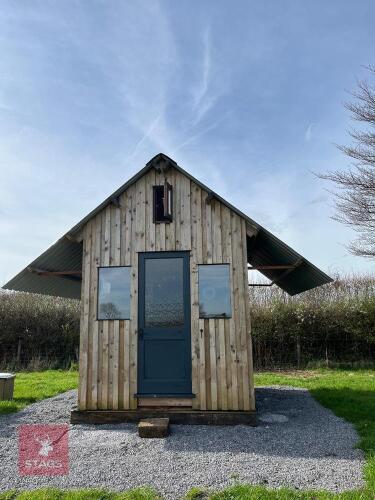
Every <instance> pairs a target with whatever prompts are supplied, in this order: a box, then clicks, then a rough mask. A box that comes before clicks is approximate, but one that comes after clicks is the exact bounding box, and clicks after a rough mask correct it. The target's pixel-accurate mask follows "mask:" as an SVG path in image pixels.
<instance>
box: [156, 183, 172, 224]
mask: <svg viewBox="0 0 375 500" xmlns="http://www.w3.org/2000/svg"><path fill="white" fill-rule="evenodd" d="M172 207H173V198H172V186H171V185H170V184H168V182H165V184H164V186H154V222H172Z"/></svg>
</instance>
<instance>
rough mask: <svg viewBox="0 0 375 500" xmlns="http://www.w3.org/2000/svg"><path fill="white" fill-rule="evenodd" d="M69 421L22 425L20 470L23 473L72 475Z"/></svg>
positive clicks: (20, 428)
mask: <svg viewBox="0 0 375 500" xmlns="http://www.w3.org/2000/svg"><path fill="white" fill-rule="evenodd" d="M68 432H69V426H68V425H67V424H56V425H54V424H52V425H49V424H39V425H32V424H31V425H27V424H26V425H20V426H19V428H18V436H19V441H18V446H19V447H18V453H19V455H18V471H19V474H20V475H21V476H63V475H67V474H69V463H68V462H69V454H68V444H69V442H68Z"/></svg>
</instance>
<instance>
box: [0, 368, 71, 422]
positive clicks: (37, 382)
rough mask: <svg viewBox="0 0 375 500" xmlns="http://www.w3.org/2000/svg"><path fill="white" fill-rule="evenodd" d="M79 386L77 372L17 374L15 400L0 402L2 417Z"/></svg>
mask: <svg viewBox="0 0 375 500" xmlns="http://www.w3.org/2000/svg"><path fill="white" fill-rule="evenodd" d="M77 385H78V372H77V371H64V370H45V371H42V372H21V373H17V376H16V379H15V384H14V399H13V400H12V401H0V415H4V414H5V413H13V412H15V411H19V410H22V408H25V406H27V405H29V404H31V403H35V402H36V401H39V400H41V399H46V398H51V397H52V396H56V395H57V394H60V393H62V392H65V391H69V390H70V389H75V388H76V387H77Z"/></svg>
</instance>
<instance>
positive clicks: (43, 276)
mask: <svg viewBox="0 0 375 500" xmlns="http://www.w3.org/2000/svg"><path fill="white" fill-rule="evenodd" d="M162 162H163V163H164V164H167V165H168V166H171V167H173V168H175V169H176V170H178V171H179V172H181V173H182V174H183V175H185V176H186V177H188V178H189V179H190V180H192V181H193V182H195V183H196V184H197V185H198V186H200V187H201V188H202V189H204V190H205V191H208V192H209V193H210V195H211V196H212V197H214V198H215V199H217V200H219V201H220V202H221V203H223V204H224V205H226V206H227V207H228V208H230V209H231V210H233V211H234V212H235V213H237V214H238V215H239V216H241V217H243V218H244V219H245V220H246V222H247V223H248V226H249V228H251V230H250V231H249V234H248V262H249V264H251V265H252V266H253V267H260V266H262V267H263V269H261V270H260V272H261V273H262V274H263V275H264V276H266V277H267V278H269V279H271V280H272V281H274V282H275V283H276V284H277V285H278V286H279V287H280V288H282V289H283V290H285V291H286V292H287V293H289V294H290V295H295V294H297V293H301V292H303V291H306V290H309V289H311V288H314V287H316V286H320V285H323V284H325V283H329V282H330V281H332V279H331V278H330V277H329V276H328V275H327V274H325V273H324V272H323V271H321V270H320V269H318V268H317V267H316V266H314V265H313V264H311V262H309V261H308V260H307V259H305V258H304V257H302V256H301V255H300V254H299V253H297V252H296V251H295V250H293V249H292V248H291V247H289V246H288V245H287V244H286V243H284V242H282V241H281V240H280V239H279V238H277V237H276V236H274V235H273V234H272V233H270V232H269V231H267V230H266V229H265V228H264V227H262V226H261V225H260V224H258V223H257V222H255V221H254V220H253V219H251V218H250V217H248V216H247V215H246V214H244V213H242V212H241V211H240V210H238V209H237V208H236V207H234V206H233V205H231V204H230V203H228V202H227V201H226V200H224V199H223V198H222V197H221V196H219V195H218V194H217V193H215V192H213V191H212V190H211V189H210V188H209V187H207V186H205V185H204V184H203V183H202V182H200V181H199V180H197V179H195V178H194V177H193V176H192V175H190V174H189V173H188V172H186V171H185V170H184V169H183V168H181V167H180V166H179V165H178V164H177V163H176V162H175V161H173V160H172V159H171V158H169V157H168V156H166V155H164V154H163V153H159V154H158V155H156V156H155V157H154V158H152V159H151V160H150V161H149V162H148V163H147V164H146V165H145V167H144V168H142V169H141V170H140V171H139V172H138V173H137V174H135V175H134V176H133V177H132V178H131V179H129V180H128V181H127V182H126V183H125V184H123V185H122V186H121V187H120V188H119V189H118V190H117V191H115V192H114V193H113V194H112V195H111V196H109V197H108V198H106V199H105V200H104V201H103V202H102V203H101V204H100V205H99V206H97V207H96V208H95V209H94V210H92V211H91V212H90V213H89V214H88V215H86V217H84V218H83V219H82V220H81V221H80V222H78V224H76V225H75V226H74V227H73V228H72V229H71V230H70V231H68V232H67V233H66V234H65V235H64V236H63V237H62V238H61V239H59V240H58V241H57V242H56V243H55V244H54V245H52V246H51V247H50V248H48V249H47V250H46V251H45V252H44V253H43V254H42V255H40V256H39V257H37V258H36V259H35V260H34V261H33V262H31V264H30V265H29V266H27V267H26V268H25V269H24V270H22V271H21V272H20V273H18V274H17V275H16V276H15V277H14V278H12V279H11V280H10V281H8V283H6V284H5V285H4V286H3V288H5V289H10V290H18V291H25V292H31V293H40V294H45V295H55V296H61V297H68V298H74V299H78V298H80V290H81V282H80V279H79V278H78V277H77V276H76V275H74V271H79V270H81V267H82V243H79V242H77V241H76V237H77V235H78V234H79V232H80V231H81V229H82V228H83V226H84V225H85V224H86V222H88V221H89V220H90V219H91V218H92V217H94V216H95V215H96V214H97V213H99V212H100V211H101V210H103V208H105V207H106V206H107V205H108V204H110V203H112V202H113V201H114V200H116V199H117V198H118V197H119V196H120V195H121V194H122V193H123V192H124V191H126V189H127V188H128V187H129V186H131V185H132V184H134V183H135V182H136V181H137V180H138V179H140V178H141V177H142V176H143V175H144V174H146V173H147V172H148V171H149V170H150V169H151V168H155V167H156V168H157V166H158V165H159V164H160V163H162ZM274 264H278V265H279V266H282V267H283V268H279V269H264V267H265V266H266V267H267V266H272V265H274ZM287 266H289V267H287ZM68 269H69V270H70V271H72V272H73V273H72V274H71V275H63V276H56V275H53V276H52V275H48V274H47V273H43V271H45V270H47V271H55V272H56V271H66V270H68Z"/></svg>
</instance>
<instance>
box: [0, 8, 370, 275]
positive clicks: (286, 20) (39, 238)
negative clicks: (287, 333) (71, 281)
mask: <svg viewBox="0 0 375 500" xmlns="http://www.w3.org/2000/svg"><path fill="white" fill-rule="evenodd" d="M374 18H375V3H374V2H373V1H372V0H369V1H366V0H361V1H360V2H355V1H354V0H353V1H342V0H336V1H335V0H330V1H329V2H327V1H317V0H314V1H313V0H310V1H307V0H306V1H303V2H301V1H298V0H293V1H292V0H289V1H283V2H280V1H278V0H268V1H267V2H261V1H257V2H255V1H249V0H247V1H239V0H238V1H236V2H228V1H218V0H211V1H208V0H206V1H204V2H201V1H197V0H190V1H181V2H176V1H173V0H171V1H169V0H166V1H156V0H143V1H126V2H125V1H114V0H109V1H94V0H90V1H88V0H87V1H78V0H77V1H70V0H64V1H63V2H57V1H48V0H43V1H41V2H38V1H36V0H33V2H30V1H29V0H17V2H14V1H12V0H3V1H2V2H1V6H0V241H1V245H0V282H1V283H4V282H5V281H6V280H7V279H9V278H10V277H12V276H13V275H14V274H15V273H16V272H18V271H19V270H21V269H22V268H23V267H24V266H25V265H27V264H28V263H29V262H30V261H31V260H32V259H34V258H35V257H36V256H38V255H39V254H40V253H41V252H42V251H44V250H45V249H46V248H47V247H48V246H50V245H51V244H52V243H53V242H54V241H55V240H56V239H58V238H59V237H60V236H62V234H64V233H65V232H66V231H67V230H68V229H70V227H72V226H73V225H74V224H75V223H76V222H77V221H78V220H80V219H81V218H82V217H83V216H84V215H85V214H86V213H88V212H89V211H90V210H91V209H92V208H94V207H95V206H96V205H98V204H99V203H100V202H101V201H102V200H103V199H104V198H105V197H107V196H108V195H109V194H110V193H111V192H112V191H114V190H115V189H116V188H117V187H119V186H120V185H121V184H123V183H124V182H125V181H126V180H127V179H128V178H129V177H130V176H131V175H133V174H134V173H135V172H136V171H138V170H139V169H140V168H141V167H143V166H144V164H145V163H146V162H147V161H148V160H149V159H150V158H151V157H152V156H154V155H155V154H156V153H158V152H164V153H166V154H168V155H169V156H171V157H172V158H174V159H175V160H176V161H177V162H178V163H179V164H180V165H181V166H182V167H183V168H185V169H186V170H189V171H190V172H191V173H192V174H193V175H195V176H197V177H198V178H199V179H200V180H202V181H203V182H204V183H206V184H208V185H209V186H211V187H212V188H213V189H214V190H216V191H217V192H218V193H220V194H221V195H222V196H224V197H225V198H227V199H228V201H230V202H232V203H233V204H234V205H236V206H237V207H238V208H240V209H241V210H243V211H244V212H246V213H247V214H248V215H249V216H250V217H252V218H253V219H255V220H256V221H257V222H259V223H261V224H263V225H264V226H265V227H267V228H268V229H269V230H271V231H272V232H274V233H275V234H276V235H277V236H279V237H280V238H281V239H283V240H284V241H285V242H287V243H288V244H290V245H291V246H292V247H294V248H295V249H296V250H297V251H299V252H300V253H302V254H303V255H304V256H305V257H307V258H308V259H310V260H311V261H312V262H314V263H315V264H316V265H318V266H320V267H321V268H322V269H323V270H325V271H328V272H332V271H333V270H339V271H344V272H350V271H366V270H368V271H370V270H372V268H373V264H372V263H371V261H368V260H365V259H361V258H358V257H353V256H351V255H350V254H349V253H348V252H347V250H346V249H345V247H344V245H345V244H346V243H347V242H348V241H349V240H350V238H352V237H353V233H352V232H351V231H350V230H349V229H347V228H345V227H343V226H341V225H340V224H338V223H337V222H334V221H332V220H331V219H330V215H332V213H333V208H332V199H331V197H330V195H329V194H328V193H327V192H326V191H325V187H328V186H327V185H325V183H324V182H322V181H320V180H317V179H316V178H315V177H314V175H313V174H312V173H311V172H312V171H322V172H324V171H326V170H328V169H336V168H345V167H346V166H347V165H348V160H347V159H346V158H345V157H344V156H343V155H342V154H341V153H340V152H339V151H338V150H337V149H336V148H335V146H334V143H345V142H347V141H348V135H347V130H348V129H349V128H350V127H351V125H352V124H351V122H350V120H349V116H348V114H347V112H346V111H345V109H344V108H343V105H342V103H343V101H345V100H346V99H347V98H348V95H347V94H346V91H348V90H351V89H354V88H355V85H356V78H363V77H364V76H365V75H366V71H365V70H364V68H363V65H367V64H375V55H374V54H375V50H374V49H375V30H374V28H373V19H374Z"/></svg>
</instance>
